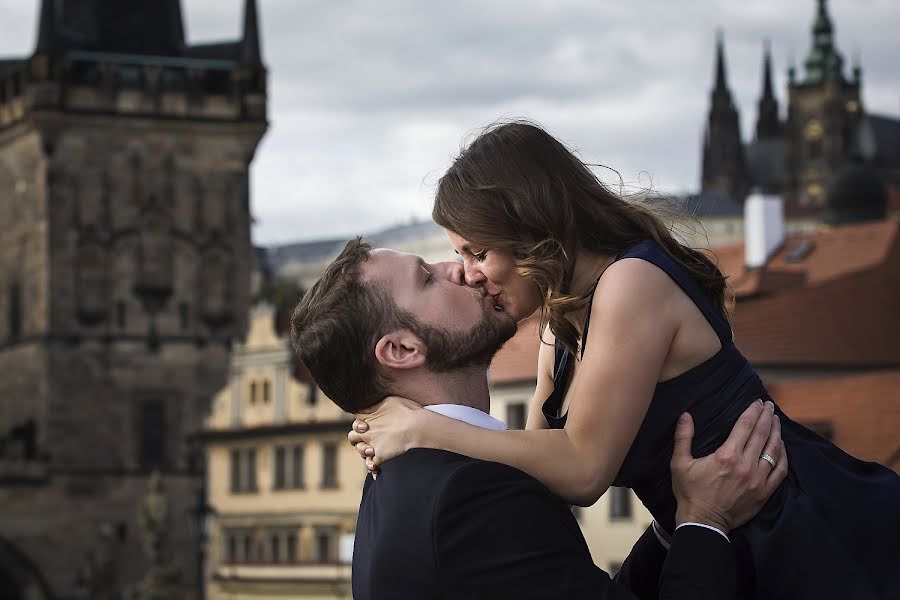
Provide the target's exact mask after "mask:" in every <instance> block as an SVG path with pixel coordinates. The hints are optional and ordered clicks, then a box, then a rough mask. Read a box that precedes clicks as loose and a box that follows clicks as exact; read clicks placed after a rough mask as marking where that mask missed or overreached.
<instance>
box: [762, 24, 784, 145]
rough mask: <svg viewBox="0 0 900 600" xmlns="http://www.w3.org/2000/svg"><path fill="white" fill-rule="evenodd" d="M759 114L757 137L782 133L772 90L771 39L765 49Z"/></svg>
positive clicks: (776, 103)
mask: <svg viewBox="0 0 900 600" xmlns="http://www.w3.org/2000/svg"><path fill="white" fill-rule="evenodd" d="M757 106H758V108H759V114H758V115H757V120H756V139H757V140H761V139H765V138H773V137H778V136H779V135H781V122H780V121H779V120H778V100H776V99H775V94H774V92H773V91H772V51H771V48H770V47H769V40H766V42H765V46H764V50H763V87H762V95H761V96H760V98H759V103H758V104H757Z"/></svg>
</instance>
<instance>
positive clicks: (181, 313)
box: [178, 302, 191, 331]
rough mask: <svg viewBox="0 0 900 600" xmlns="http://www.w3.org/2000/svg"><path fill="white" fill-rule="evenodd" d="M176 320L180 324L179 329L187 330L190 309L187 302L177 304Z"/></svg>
mask: <svg viewBox="0 0 900 600" xmlns="http://www.w3.org/2000/svg"><path fill="white" fill-rule="evenodd" d="M178 321H179V323H180V324H181V330H182V331H187V330H188V329H190V328H191V309H190V307H189V306H188V304H187V302H182V303H180V304H179V305H178Z"/></svg>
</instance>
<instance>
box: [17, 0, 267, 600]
mask: <svg viewBox="0 0 900 600" xmlns="http://www.w3.org/2000/svg"><path fill="white" fill-rule="evenodd" d="M266 78H267V72H266V68H265V67H264V65H263V63H262V58H261V53H260V38H259V31H258V23H257V13H256V5H255V0H246V5H245V26H244V35H243V38H242V39H241V40H239V41H236V42H228V43H218V44H207V45H202V46H190V45H188V44H187V43H186V42H185V39H184V31H183V24H182V14H181V7H180V3H179V0H133V1H130V2H121V0H43V2H42V6H41V10H40V22H39V26H38V36H37V43H36V46H35V50H34V53H33V54H32V55H31V56H29V57H27V58H23V59H21V60H12V61H0V389H2V390H3V394H2V395H0V481H2V484H3V485H4V487H5V493H4V496H3V498H2V499H0V548H11V549H12V550H9V552H7V553H4V552H0V586H4V584H6V583H10V582H12V583H10V585H11V586H15V588H16V589H13V588H12V587H11V588H10V589H12V592H10V593H11V594H13V595H12V596H10V597H13V598H15V597H18V596H17V595H16V594H19V595H20V596H22V597H25V596H26V594H31V593H34V594H36V595H35V596H34V597H49V596H51V595H52V596H53V597H69V596H70V595H71V594H72V593H73V590H74V589H75V587H76V578H77V577H76V573H77V571H78V570H79V565H83V564H84V563H85V561H86V560H88V557H89V556H90V555H94V556H96V555H97V552H98V551H97V548H96V545H97V544H98V543H100V542H98V539H99V538H98V533H97V532H98V531H110V530H111V531H114V532H115V541H114V542H109V540H108V538H109V536H106V537H105V538H103V539H106V540H107V541H106V542H104V543H114V544H115V556H116V564H117V565H118V567H117V569H118V570H117V571H116V572H115V573H114V575H111V576H110V577H113V579H114V581H113V583H111V584H110V585H115V586H116V587H117V589H124V588H125V587H127V586H128V585H131V584H134V583H135V582H136V581H137V580H138V579H139V578H140V577H141V576H143V575H144V573H145V572H146V570H147V567H148V562H147V559H146V557H145V555H144V552H143V551H142V549H141V536H140V532H139V531H138V526H137V522H136V514H137V510H138V506H139V505H140V501H141V498H142V497H144V495H145V494H146V492H147V481H148V475H149V474H150V473H151V471H153V470H159V471H160V472H161V473H162V474H163V479H164V480H165V489H166V490H167V494H168V499H169V501H170V512H171V513H172V515H173V528H172V538H173V543H174V551H175V557H174V558H175V561H176V563H177V564H181V565H184V566H185V570H184V576H185V578H186V579H187V580H191V579H193V577H194V575H195V571H194V569H193V568H192V567H190V565H193V564H194V562H195V560H196V559H195V555H196V554H195V553H196V550H195V547H194V545H193V544H192V543H191V541H190V538H189V536H188V534H187V531H186V529H187V526H186V518H185V515H186V512H187V509H188V505H189V504H190V503H192V502H193V498H194V493H195V491H196V489H197V487H198V485H199V473H200V466H199V464H198V462H197V456H198V455H197V453H196V452H194V451H193V449H192V448H191V447H190V446H189V444H188V442H187V439H188V437H187V436H188V435H189V434H191V433H192V432H194V431H196V430H198V429H199V428H200V426H201V424H202V419H203V417H204V415H205V414H206V412H207V408H208V403H209V401H210V399H211V398H212V396H213V395H214V394H215V393H216V392H217V391H218V390H219V389H220V388H221V387H222V386H223V385H224V384H225V382H226V376H227V369H228V364H229V361H228V356H229V346H230V342H231V340H233V339H235V338H238V337H241V336H243V334H244V330H245V328H246V314H247V311H248V306H249V297H248V296H249V288H250V284H249V277H250V262H251V254H252V247H251V243H250V204H249V185H248V177H249V166H250V162H251V161H252V159H253V155H254V152H255V149H256V147H257V144H258V142H259V140H260V139H261V137H262V135H263V134H264V132H265V130H266V127H267V116H266V103H267V99H266ZM11 555H15V556H16V557H18V559H17V560H12V559H9V558H8V557H9V556H11ZM4 557H6V558H4ZM107 583H109V582H107ZM79 585H81V586H82V589H90V588H89V586H90V585H95V586H96V585H100V584H99V583H97V582H93V583H92V582H87V583H85V582H84V581H82V582H81V584H79ZM84 586H88V588H85V587H84ZM3 589H4V590H6V589H7V588H6V587H3ZM28 597H32V596H28ZM95 597H99V596H95Z"/></svg>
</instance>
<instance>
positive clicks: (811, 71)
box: [803, 0, 844, 83]
mask: <svg viewBox="0 0 900 600" xmlns="http://www.w3.org/2000/svg"><path fill="white" fill-rule="evenodd" d="M818 3H819V5H818V9H817V10H816V16H815V19H814V20H813V26H812V49H811V50H810V52H809V55H808V56H807V57H806V61H805V66H806V78H805V79H804V82H803V83H821V82H822V81H824V80H825V79H832V78H834V79H840V80H843V78H844V75H843V70H844V57H843V56H841V53H840V52H838V51H837V48H835V46H834V26H833V25H832V24H831V17H830V16H829V14H828V5H827V0H818Z"/></svg>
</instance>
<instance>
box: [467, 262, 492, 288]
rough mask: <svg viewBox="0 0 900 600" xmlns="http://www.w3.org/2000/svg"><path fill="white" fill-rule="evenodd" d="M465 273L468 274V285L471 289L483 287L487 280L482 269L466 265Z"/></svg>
mask: <svg viewBox="0 0 900 600" xmlns="http://www.w3.org/2000/svg"><path fill="white" fill-rule="evenodd" d="M464 269H465V273H466V284H467V285H469V286H470V287H475V286H477V285H481V283H483V282H484V280H485V279H487V278H486V277H485V276H484V273H482V272H481V270H480V269H478V268H477V267H475V265H464Z"/></svg>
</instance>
